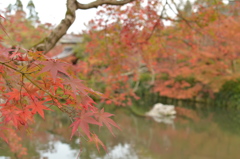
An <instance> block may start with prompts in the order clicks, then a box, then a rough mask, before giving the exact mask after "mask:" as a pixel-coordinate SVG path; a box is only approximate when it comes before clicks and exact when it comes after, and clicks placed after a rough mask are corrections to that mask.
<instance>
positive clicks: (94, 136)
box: [90, 134, 107, 151]
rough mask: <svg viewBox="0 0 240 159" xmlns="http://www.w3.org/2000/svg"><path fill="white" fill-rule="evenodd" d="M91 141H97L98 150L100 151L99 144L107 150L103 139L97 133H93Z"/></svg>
mask: <svg viewBox="0 0 240 159" xmlns="http://www.w3.org/2000/svg"><path fill="white" fill-rule="evenodd" d="M91 141H92V142H94V143H95V145H96V147H97V149H98V151H99V145H98V144H100V145H101V146H102V147H103V149H104V150H105V151H107V148H106V146H105V145H104V144H103V143H102V141H101V140H100V139H99V138H98V136H97V135H96V134H92V138H91V139H90V142H91Z"/></svg>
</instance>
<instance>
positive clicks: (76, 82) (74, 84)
mask: <svg viewBox="0 0 240 159" xmlns="http://www.w3.org/2000/svg"><path fill="white" fill-rule="evenodd" d="M64 84H65V85H70V86H71V88H72V90H73V92H77V90H79V91H80V92H81V93H82V94H84V95H87V93H86V91H85V90H87V89H88V88H87V87H86V86H84V85H83V84H82V80H80V79H74V78H69V79H66V80H65V82H64Z"/></svg>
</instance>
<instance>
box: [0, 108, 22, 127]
mask: <svg viewBox="0 0 240 159" xmlns="http://www.w3.org/2000/svg"><path fill="white" fill-rule="evenodd" d="M19 113H20V110H19V108H17V107H15V106H13V105H4V106H3V107H2V109H1V117H3V118H4V120H3V121H4V122H5V123H8V122H10V121H11V122H13V125H14V126H15V127H18V126H19V119H20V118H19Z"/></svg>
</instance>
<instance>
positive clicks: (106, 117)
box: [95, 108, 121, 136]
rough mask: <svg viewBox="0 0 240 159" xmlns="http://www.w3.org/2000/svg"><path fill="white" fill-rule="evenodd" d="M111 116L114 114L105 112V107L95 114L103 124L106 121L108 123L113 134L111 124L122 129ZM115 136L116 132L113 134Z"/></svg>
mask: <svg viewBox="0 0 240 159" xmlns="http://www.w3.org/2000/svg"><path fill="white" fill-rule="evenodd" d="M111 116H113V114H110V113H107V112H104V108H103V109H101V111H100V112H99V113H96V114H95V117H96V118H97V119H98V121H99V122H100V123H101V124H103V123H104V124H105V125H106V127H107V128H108V130H109V131H110V132H111V133H112V134H113V131H112V127H111V125H112V126H115V127H116V128H118V129H121V128H120V127H119V126H118V125H117V124H116V123H115V122H114V121H113V120H112V119H110V118H109V117H111ZM113 136H114V134H113Z"/></svg>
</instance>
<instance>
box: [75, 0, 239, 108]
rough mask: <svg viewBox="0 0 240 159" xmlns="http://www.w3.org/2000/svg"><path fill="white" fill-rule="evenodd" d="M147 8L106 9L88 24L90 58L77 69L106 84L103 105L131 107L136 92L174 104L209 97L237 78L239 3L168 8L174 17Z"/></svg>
mask: <svg viewBox="0 0 240 159" xmlns="http://www.w3.org/2000/svg"><path fill="white" fill-rule="evenodd" d="M147 2H148V3H147V4H146V3H144V4H143V3H141V2H140V1H136V2H134V3H133V4H129V5H127V6H124V7H111V6H106V7H105V8H103V10H101V11H100V12H99V13H98V17H96V18H95V19H93V21H91V22H90V26H92V27H91V29H90V30H89V32H87V34H88V35H89V38H90V39H91V40H89V42H88V43H87V44H86V52H87V53H88V54H89V58H88V60H87V64H86V62H84V61H80V62H79V64H80V65H81V64H85V65H84V66H86V70H88V75H93V77H97V79H100V81H101V82H102V83H104V84H106V87H105V88H104V90H103V92H105V95H106V96H107V97H112V99H113V100H111V101H109V100H107V101H105V102H106V103H115V104H118V105H126V104H127V105H131V100H132V99H133V98H132V97H134V98H135V99H137V96H136V93H137V92H138V91H141V90H140V88H141V87H145V88H146V89H148V90H150V91H152V92H158V93H159V95H161V96H167V97H170V98H177V99H192V98H195V97H203V96H205V97H206V96H208V97H214V93H216V92H218V91H219V90H220V88H221V87H222V85H223V84H224V83H225V82H226V81H229V80H234V79H237V78H239V77H240V76H239V75H240V74H239V71H238V69H239V51H238V50H239V44H238V43H239V38H240V37H239V35H240V34H239V33H238V32H239V20H240V19H239V13H238V7H239V5H240V4H239V3H237V2H236V3H235V6H231V5H230V4H229V5H226V4H223V3H222V2H221V1H197V2H195V3H193V4H191V6H190V7H192V8H190V9H185V10H184V9H180V7H177V4H174V3H172V4H171V5H170V6H171V7H172V8H173V9H172V12H175V11H174V10H177V13H176V12H175V17H173V16H168V15H166V13H165V11H162V13H159V8H161V7H162V9H163V8H164V7H169V4H168V3H166V4H165V3H164V2H161V1H154V0H152V1H151V0H150V1H147ZM169 3H170V2H169ZM186 5H187V4H186ZM188 5H190V4H188ZM185 7H186V6H185ZM169 8H170V7H169ZM174 8H175V9H174ZM170 10H171V8H170ZM103 17H107V19H104V18H103ZM165 21H168V22H171V25H169V24H168V25H167V24H166V22H165ZM99 39H100V40H99ZM146 77H147V78H146ZM98 82H99V81H98Z"/></svg>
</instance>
